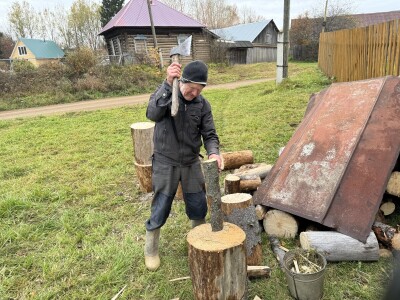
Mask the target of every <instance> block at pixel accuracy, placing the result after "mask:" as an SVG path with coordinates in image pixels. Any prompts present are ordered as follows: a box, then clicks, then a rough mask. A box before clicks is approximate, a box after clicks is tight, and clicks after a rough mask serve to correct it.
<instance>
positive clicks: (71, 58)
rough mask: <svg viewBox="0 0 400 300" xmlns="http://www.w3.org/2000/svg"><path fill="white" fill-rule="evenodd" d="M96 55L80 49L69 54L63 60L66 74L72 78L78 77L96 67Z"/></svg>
mask: <svg viewBox="0 0 400 300" xmlns="http://www.w3.org/2000/svg"><path fill="white" fill-rule="evenodd" d="M96 62H97V60H96V55H95V53H94V52H93V51H92V50H91V49H89V48H80V49H77V50H75V51H74V52H71V53H69V54H68V55H67V57H66V59H65V64H66V66H67V68H68V72H69V74H70V75H71V76H73V77H79V76H82V75H83V74H86V73H88V72H89V70H90V69H92V68H93V67H95V66H96Z"/></svg>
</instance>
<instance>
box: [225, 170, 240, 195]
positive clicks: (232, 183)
mask: <svg viewBox="0 0 400 300" xmlns="http://www.w3.org/2000/svg"><path fill="white" fill-rule="evenodd" d="M224 192H225V195H229V194H235V193H240V178H239V177H238V176H236V175H233V174H228V175H226V177H225V180H224Z"/></svg>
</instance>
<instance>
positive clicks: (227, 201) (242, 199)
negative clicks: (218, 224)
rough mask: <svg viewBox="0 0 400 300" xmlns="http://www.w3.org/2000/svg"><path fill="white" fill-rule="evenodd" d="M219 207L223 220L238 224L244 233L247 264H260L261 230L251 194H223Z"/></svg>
mask: <svg viewBox="0 0 400 300" xmlns="http://www.w3.org/2000/svg"><path fill="white" fill-rule="evenodd" d="M221 209H222V212H223V214H224V221H226V222H229V223H232V224H235V225H237V226H239V227H240V228H241V229H242V230H243V231H244V232H245V233H246V256H247V264H248V265H260V264H261V263H262V247H261V230H260V225H259V223H258V220H257V216H256V211H255V207H254V205H253V198H252V197H251V195H250V194H245V193H235V194H230V195H225V196H223V197H222V198H221Z"/></svg>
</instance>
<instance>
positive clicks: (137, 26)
mask: <svg viewBox="0 0 400 300" xmlns="http://www.w3.org/2000/svg"><path fill="white" fill-rule="evenodd" d="M150 2H151V13H152V19H153V24H154V28H155V33H156V38H157V44H158V48H159V49H161V53H162V58H163V61H164V62H166V61H169V59H170V57H169V54H170V51H171V49H172V48H173V47H175V46H177V45H179V44H180V43H181V42H183V41H184V40H185V39H186V38H187V37H189V36H190V35H192V47H191V55H190V56H188V57H181V62H182V63H186V62H188V61H190V60H194V59H200V60H203V61H205V62H209V61H210V60H211V47H212V44H213V42H214V40H215V39H217V38H218V36H216V35H215V34H213V33H212V32H210V31H209V30H208V29H207V28H206V26H205V25H203V24H201V23H199V22H198V21H196V20H194V19H192V18H190V17H189V16H187V15H185V14H183V13H181V12H179V11H177V10H174V9H172V8H171V7H169V6H167V5H165V4H164V3H162V2H159V1H157V0H151V1H150ZM99 34H100V35H103V36H104V38H105V41H106V43H107V49H108V54H109V55H111V56H113V57H115V58H117V59H118V58H121V57H131V58H132V59H133V60H136V61H139V60H140V59H143V58H146V57H147V58H148V57H150V58H151V57H152V56H154V55H157V54H155V53H154V39H153V34H152V29H151V22H150V15H149V10H148V3H147V0H130V1H129V2H128V3H127V4H126V5H125V6H124V7H123V8H122V9H121V10H120V11H119V12H118V13H117V14H116V15H115V16H114V17H113V18H112V19H111V20H110V22H108V23H107V24H106V26H104V28H103V29H102V30H101V31H100V33H99ZM164 64H165V63H164Z"/></svg>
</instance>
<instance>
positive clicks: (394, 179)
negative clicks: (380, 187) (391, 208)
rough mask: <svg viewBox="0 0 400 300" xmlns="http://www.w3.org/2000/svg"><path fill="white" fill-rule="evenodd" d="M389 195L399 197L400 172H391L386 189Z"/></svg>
mask: <svg viewBox="0 0 400 300" xmlns="http://www.w3.org/2000/svg"><path fill="white" fill-rule="evenodd" d="M386 192H387V193H388V194H390V195H393V196H397V197H400V172H393V173H392V175H391V176H390V179H389V182H388V184H387V187H386Z"/></svg>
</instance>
